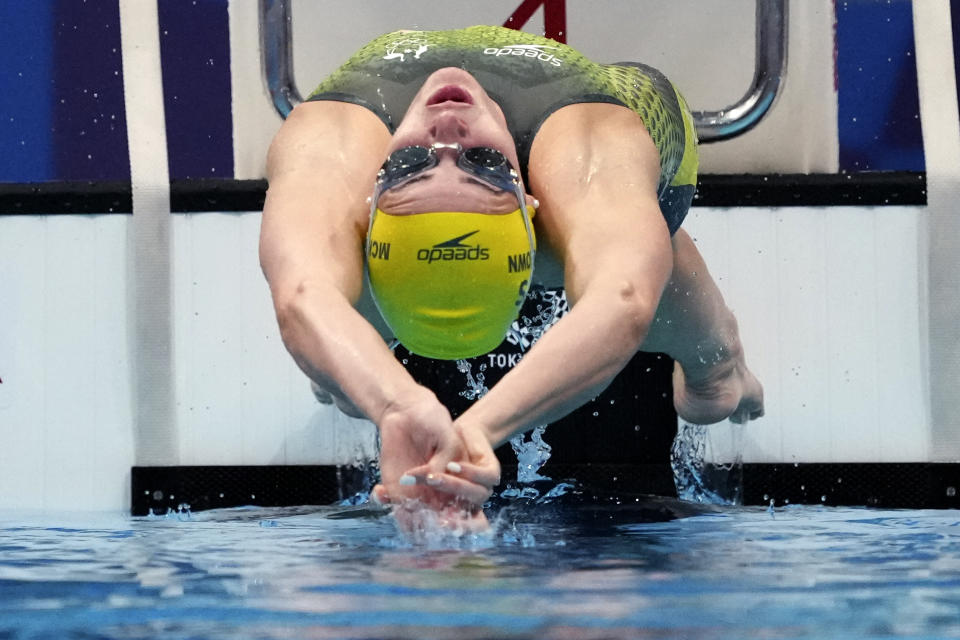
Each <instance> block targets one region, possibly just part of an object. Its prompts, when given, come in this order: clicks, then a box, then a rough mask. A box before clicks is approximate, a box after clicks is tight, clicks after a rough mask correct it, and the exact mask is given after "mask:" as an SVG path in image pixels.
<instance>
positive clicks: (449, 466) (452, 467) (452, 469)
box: [447, 462, 463, 473]
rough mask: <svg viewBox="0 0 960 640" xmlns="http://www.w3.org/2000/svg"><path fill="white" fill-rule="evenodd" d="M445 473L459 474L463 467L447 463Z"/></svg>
mask: <svg viewBox="0 0 960 640" xmlns="http://www.w3.org/2000/svg"><path fill="white" fill-rule="evenodd" d="M447 471H449V472H450V473H460V472H461V471H463V467H461V466H460V463H459V462H448V463H447Z"/></svg>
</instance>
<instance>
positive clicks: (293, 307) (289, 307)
mask: <svg viewBox="0 0 960 640" xmlns="http://www.w3.org/2000/svg"><path fill="white" fill-rule="evenodd" d="M307 290H308V287H307V286H306V283H303V282H301V283H299V284H297V285H296V286H286V287H278V288H276V289H274V291H273V307H274V310H275V312H276V316H277V326H278V327H279V329H280V337H281V338H282V339H283V343H284V344H286V345H287V346H288V347H289V346H290V344H291V343H292V341H294V339H295V336H296V334H297V328H298V327H300V326H301V325H302V324H303V320H304V317H305V312H306V308H307V303H306V298H307V297H308V296H307Z"/></svg>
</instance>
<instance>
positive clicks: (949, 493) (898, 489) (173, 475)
mask: <svg viewBox="0 0 960 640" xmlns="http://www.w3.org/2000/svg"><path fill="white" fill-rule="evenodd" d="M541 473H543V474H545V475H547V476H549V477H551V478H552V479H553V482H551V483H550V485H551V486H552V485H553V484H554V483H556V482H560V481H572V482H573V483H575V484H576V486H577V487H578V493H579V495H580V496H581V498H582V500H583V501H587V502H591V501H592V502H604V503H607V502H609V501H610V499H611V497H615V496H619V497H624V496H627V495H653V496H665V497H675V496H676V491H675V489H674V487H673V471H672V470H671V468H670V465H669V464H668V463H649V464H553V463H548V464H547V465H546V466H545V467H544V468H543V469H541ZM737 473H739V474H740V475H739V476H738V475H732V476H731V475H730V474H729V473H728V472H726V471H715V472H714V477H715V478H716V479H717V480H718V481H719V482H721V483H725V484H726V485H727V486H728V487H729V486H734V485H737V484H739V485H741V486H742V496H743V504H745V505H757V506H767V505H769V504H770V503H771V501H773V504H775V505H776V506H784V505H786V504H818V505H827V506H862V507H878V508H906V509H957V508H960V463H933V462H929V463H927V462H916V463H884V462H873V463H869V462H868V463H803V464H744V465H742V467H741V468H740V470H739V472H736V471H735V472H734V474H737ZM503 477H504V479H505V481H509V479H511V478H515V477H516V468H515V467H513V468H510V467H507V466H504V467H503ZM131 478H132V479H131V489H132V494H131V495H132V503H131V507H130V510H131V512H132V514H133V515H138V516H142V515H147V514H148V513H150V512H151V511H152V512H153V513H155V514H164V513H167V510H168V509H172V510H174V511H176V510H177V508H178V507H179V506H180V505H184V504H186V505H189V507H190V509H191V510H192V511H201V510H205V509H216V508H228V507H238V506H247V505H256V506H263V507H286V506H300V505H328V504H334V503H337V502H340V501H341V500H344V499H345V498H348V497H350V496H352V495H354V494H355V493H356V492H357V491H360V490H361V489H363V488H364V478H363V473H362V471H360V470H358V469H355V468H352V467H336V466H323V465H316V466H309V465H304V466H299V465H297V466H209V467H207V466H190V467H133V469H132V473H131ZM505 486H506V485H503V486H501V487H500V489H501V490H502V489H503V488H504V487H505Z"/></svg>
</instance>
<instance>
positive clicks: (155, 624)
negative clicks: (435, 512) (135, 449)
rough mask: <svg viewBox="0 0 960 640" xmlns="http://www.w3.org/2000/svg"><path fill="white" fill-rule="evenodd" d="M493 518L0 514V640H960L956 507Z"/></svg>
mask: <svg viewBox="0 0 960 640" xmlns="http://www.w3.org/2000/svg"><path fill="white" fill-rule="evenodd" d="M498 509H499V510H498V511H497V513H495V514H494V516H493V520H494V522H495V530H494V533H493V534H491V535H490V536H486V537H476V538H470V539H460V540H452V539H443V538H438V539H437V540H433V541H432V542H430V543H428V544H420V545H412V544H410V542H409V541H408V540H407V539H406V538H404V537H403V536H401V535H400V534H399V533H398V532H397V530H396V529H395V527H394V525H393V522H392V520H391V518H390V517H389V516H387V515H385V514H384V513H383V512H382V511H378V510H373V509H370V508H368V507H365V506H359V507H327V508H317V507H312V508H287V509H266V508H244V509H230V510H219V511H209V512H203V513H198V514H187V513H181V514H171V515H170V516H168V517H151V518H130V517H123V516H109V515H99V516H91V515H88V514H85V515H79V516H70V515H59V516H52V515H49V514H48V515H43V514H25V513H0V638H2V639H4V640H6V639H14V638H16V639H21V638H30V639H33V638H158V639H167V638H169V639H173V638H177V639H180V638H230V639H234V640H235V639H245V638H384V637H389V638H442V637H456V638H464V639H469V638H621V637H622V638H627V637H629V638H635V637H644V638H710V639H714V638H888V637H902V638H946V637H960V512H956V511H880V510H870V509H852V508H833V507H819V506H818V507H807V506H794V507H786V508H776V509H763V508H735V507H722V508H718V507H700V506H694V505H688V504H684V503H678V502H674V501H670V500H653V501H651V500H648V499H645V498H642V497H639V496H634V497H622V496H621V497H620V498H618V499H607V500H602V501H600V502H588V501H579V502H574V501H570V500H568V501H557V502H554V503H546V504H545V503H543V501H541V502H539V503H538V502H536V501H525V500H517V501H514V502H513V503H510V504H508V505H506V506H501V507H499V508H498ZM671 518H673V519H671Z"/></svg>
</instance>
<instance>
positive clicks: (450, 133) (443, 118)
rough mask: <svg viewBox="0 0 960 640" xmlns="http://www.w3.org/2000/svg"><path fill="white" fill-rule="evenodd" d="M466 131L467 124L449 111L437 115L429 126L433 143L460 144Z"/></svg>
mask: <svg viewBox="0 0 960 640" xmlns="http://www.w3.org/2000/svg"><path fill="white" fill-rule="evenodd" d="M468 131H469V130H468V128H467V123H466V122H464V121H463V120H462V119H460V118H459V117H458V116H457V114H455V113H452V112H450V111H444V112H442V113H438V114H437V115H436V117H434V119H433V123H432V125H431V126H430V135H431V136H432V137H433V141H434V142H460V141H461V140H463V139H464V138H465V137H466V136H467V133H468Z"/></svg>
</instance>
